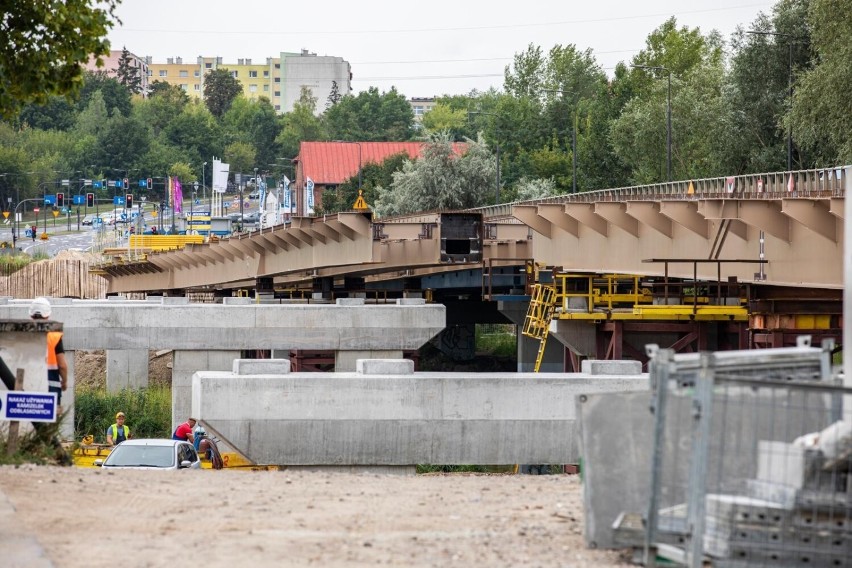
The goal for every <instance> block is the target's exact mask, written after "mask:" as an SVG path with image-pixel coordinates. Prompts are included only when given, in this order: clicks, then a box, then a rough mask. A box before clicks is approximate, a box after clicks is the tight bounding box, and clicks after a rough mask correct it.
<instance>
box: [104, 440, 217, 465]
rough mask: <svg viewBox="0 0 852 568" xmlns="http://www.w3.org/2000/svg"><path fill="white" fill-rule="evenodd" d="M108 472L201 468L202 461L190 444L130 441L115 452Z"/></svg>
mask: <svg viewBox="0 0 852 568" xmlns="http://www.w3.org/2000/svg"><path fill="white" fill-rule="evenodd" d="M95 465H96V466H100V467H103V468H104V469H200V468H201V460H200V459H198V453H197V452H196V451H195V447H194V446H193V445H192V444H190V443H189V442H182V441H178V440H163V439H144V440H126V441H124V442H122V443H120V444H119V445H117V446H116V447H114V448H113V449H112V451H111V452H110V453H109V455H108V456H107V458H106V459H105V460H95Z"/></svg>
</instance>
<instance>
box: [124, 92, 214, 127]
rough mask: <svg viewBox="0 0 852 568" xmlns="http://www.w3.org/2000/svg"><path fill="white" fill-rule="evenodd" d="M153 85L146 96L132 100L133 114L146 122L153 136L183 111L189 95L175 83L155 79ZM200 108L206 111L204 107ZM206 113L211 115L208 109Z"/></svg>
mask: <svg viewBox="0 0 852 568" xmlns="http://www.w3.org/2000/svg"><path fill="white" fill-rule="evenodd" d="M154 86H155V87H154V88H152V89H151V92H150V93H149V95H148V97H147V98H145V99H142V100H135V101H134V103H133V116H134V117H136V118H139V119H140V120H141V121H142V122H144V123H145V124H147V125H148V126H149V127H150V128H151V132H152V133H153V135H154V136H159V135H160V134H161V133H162V132H163V131H164V130H165V129H166V128H167V127H168V126H169V124H170V123H171V122H172V121H173V120H175V118H177V117H178V116H180V114H181V113H182V112H183V111H184V109H185V108H186V106H187V105H188V104H189V96H188V95H187V94H186V93H185V92H184V90H183V89H181V88H180V87H178V86H177V85H169V84H168V83H163V82H161V81H155V82H154ZM202 108H204V110H205V111H206V107H202ZM207 114H208V116H210V117H212V115H211V114H210V113H209V111H208V112H207Z"/></svg>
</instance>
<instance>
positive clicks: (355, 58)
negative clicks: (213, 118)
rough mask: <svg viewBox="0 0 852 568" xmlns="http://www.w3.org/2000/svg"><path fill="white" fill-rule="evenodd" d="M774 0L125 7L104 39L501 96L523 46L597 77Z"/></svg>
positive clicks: (218, 0)
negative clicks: (653, 37) (584, 52)
mask: <svg viewBox="0 0 852 568" xmlns="http://www.w3.org/2000/svg"><path fill="white" fill-rule="evenodd" d="M774 4H775V1H764V2H760V1H756V0H754V1H750V0H741V1H740V2H739V5H738V3H737V2H736V0H642V1H641V2H640V1H636V0H619V1H614V0H613V1H609V0H597V1H584V2H576V1H573V2H572V1H570V0H525V1H513V2H509V1H506V0H490V1H485V0H455V1H447V0H425V1H423V2H398V1H397V2H390V1H386V0H381V1H378V0H375V1H370V0H361V1H352V0H320V1H313V2H284V1H282V0H242V1H237V2H235V1H233V0H124V2H123V4H121V5H120V6H119V8H118V11H117V13H118V16H119V18H120V19H121V20H122V22H123V23H122V25H116V27H115V28H114V29H113V30H112V32H111V33H110V34H109V39H110V41H111V42H112V48H113V49H121V48H122V47H123V46H126V47H127V49H128V50H129V51H131V52H132V53H135V54H136V55H138V56H141V57H144V56H146V55H150V56H152V57H153V60H154V61H155V62H165V60H166V58H167V57H183V58H184V61H185V62H186V61H193V60H195V58H196V57H198V56H199V55H204V56H206V57H212V56H219V57H222V59H223V63H225V64H227V63H236V61H237V59H238V58H251V59H252V62H253V63H254V62H259V61H265V59H266V57H277V56H278V55H279V54H280V53H281V52H282V51H289V52H294V51H295V52H298V51H300V50H302V49H307V50H309V51H310V52H312V53H316V54H317V55H333V56H339V57H342V58H343V59H345V60H346V61H348V62H349V63H350V64H351V66H352V74H353V80H352V89H353V91H354V92H355V93H357V92H359V91H363V90H366V89H367V88H368V87H370V86H375V87H378V89H379V90H380V91H381V92H385V91H388V90H390V88H391V87H392V86H396V88H397V91H399V92H400V93H402V94H404V95H405V96H406V97H409V98H410V97H431V96H437V95H442V94H467V93H469V92H470V91H471V90H472V89H478V90H486V89H488V88H489V87H492V86H493V87H495V88H497V89H499V90H502V86H503V72H504V69H505V67H506V65H509V64H511V62H512V58H513V57H514V55H515V54H516V53H520V52H522V51H524V50H525V49H526V48H527V46H528V45H530V44H534V45H538V46H540V47H541V48H542V51H543V52H545V53H546V52H547V51H548V50H549V49H550V48H551V47H553V46H554V45H557V44H561V45H568V44H571V43H573V44H575V45H576V46H577V47H578V48H579V49H586V48H591V49H592V50H593V52H594V55H595V57H596V59H597V61H598V63H599V64H600V65H601V67H603V68H604V69H605V70H606V72H607V73H609V74H611V73H612V70H611V69H612V67H614V66H615V64H616V63H618V62H619V61H628V60H629V59H630V58H631V57H632V56H633V55H634V54H635V53H636V52H637V51H639V50H640V49H642V48H643V47H644V45H645V38H646V37H647V36H648V34H649V33H650V32H651V31H652V30H654V29H655V28H656V27H658V26H659V25H660V24H662V23H663V22H664V21H665V20H666V19H667V18H668V17H670V16H675V17H676V18H677V20H678V24H679V25H680V26H683V25H687V26H689V27H691V28H692V27H700V28H701V31H702V32H704V33H706V32H709V31H710V30H712V29H716V30H718V31H720V32H721V33H722V35H723V37H724V38H725V39H727V38H728V37H729V35H730V33H731V32H732V31H734V29H735V28H736V26H737V25H739V24H741V25H743V26H744V27H748V26H749V24H750V23H751V22H752V21H753V20H754V18H755V17H756V16H757V14H758V13H759V12H761V11H763V12H766V13H770V12H771V8H772V6H773V5H774Z"/></svg>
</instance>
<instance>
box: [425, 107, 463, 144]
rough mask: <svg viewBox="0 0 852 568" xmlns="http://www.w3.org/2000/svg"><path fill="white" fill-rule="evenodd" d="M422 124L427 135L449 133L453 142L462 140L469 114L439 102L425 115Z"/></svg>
mask: <svg viewBox="0 0 852 568" xmlns="http://www.w3.org/2000/svg"><path fill="white" fill-rule="evenodd" d="M421 124H422V125H423V128H424V129H425V130H426V133H427V134H431V133H433V132H441V131H447V132H450V133H451V134H452V138H453V140H461V137H462V136H463V133H464V131H465V126H466V125H467V112H466V111H465V110H463V109H453V108H452V107H450V106H449V105H446V104H443V103H440V102H439V103H437V104H435V106H434V107H432V110H430V111H429V112H427V113H426V114H424V115H423V119H422V120H421Z"/></svg>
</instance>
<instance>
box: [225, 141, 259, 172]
mask: <svg viewBox="0 0 852 568" xmlns="http://www.w3.org/2000/svg"><path fill="white" fill-rule="evenodd" d="M255 156H256V151H255V148H254V146H252V145H251V144H248V143H246V142H234V143H232V144H228V146H226V147H225V154H224V160H225V162H227V163H228V164H230V166H231V171H232V172H234V173H241V172H247V171H249V170H251V169H252V168H254V165H255V164H256V163H257V160H256V159H255Z"/></svg>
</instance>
